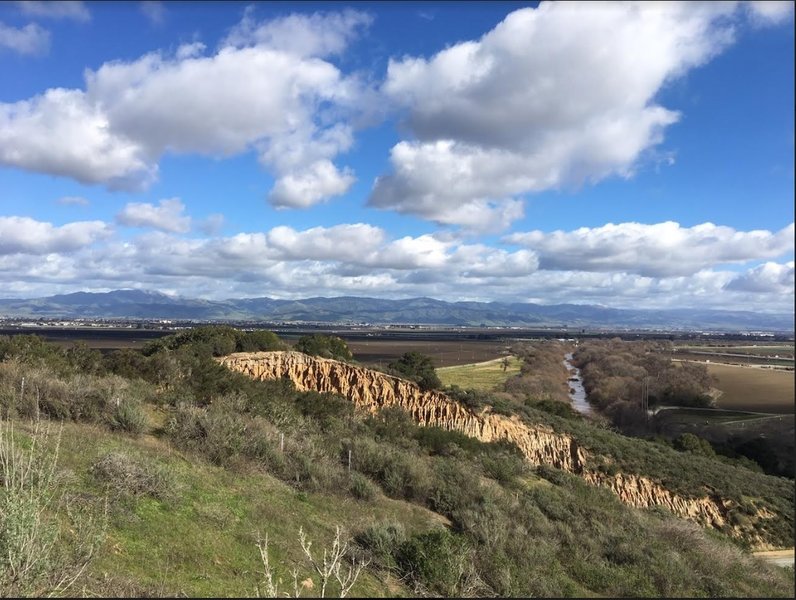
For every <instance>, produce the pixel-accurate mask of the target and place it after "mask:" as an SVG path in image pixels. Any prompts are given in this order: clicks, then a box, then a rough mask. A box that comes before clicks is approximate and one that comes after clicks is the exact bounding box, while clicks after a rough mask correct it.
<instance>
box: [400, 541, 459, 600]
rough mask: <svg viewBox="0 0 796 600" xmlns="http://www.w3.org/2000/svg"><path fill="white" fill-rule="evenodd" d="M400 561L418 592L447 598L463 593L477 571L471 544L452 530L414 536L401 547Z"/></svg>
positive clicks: (405, 573)
mask: <svg viewBox="0 0 796 600" xmlns="http://www.w3.org/2000/svg"><path fill="white" fill-rule="evenodd" d="M396 562H397V563H398V568H399V570H400V572H401V573H402V575H403V576H404V577H406V578H407V579H408V580H409V581H411V582H412V583H413V584H414V586H415V590H416V591H418V592H421V593H423V592H424V593H427V594H430V595H433V596H444V597H447V598H455V597H460V596H462V592H463V590H464V589H465V588H466V583H467V580H468V575H472V572H473V566H472V550H471V548H470V546H469V545H468V543H467V542H466V541H465V539H464V538H463V537H462V536H459V535H455V534H452V533H451V532H449V531H448V530H436V531H430V532H428V533H421V534H417V535H414V536H412V537H411V538H409V539H408V540H406V541H405V542H403V543H402V544H401V545H400V547H399V548H398V552H397V556H396Z"/></svg>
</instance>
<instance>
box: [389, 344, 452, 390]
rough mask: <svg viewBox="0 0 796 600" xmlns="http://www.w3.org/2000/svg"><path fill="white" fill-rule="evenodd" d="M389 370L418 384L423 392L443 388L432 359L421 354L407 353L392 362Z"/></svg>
mask: <svg viewBox="0 0 796 600" xmlns="http://www.w3.org/2000/svg"><path fill="white" fill-rule="evenodd" d="M389 368H390V369H391V370H392V371H394V372H395V373H398V374H399V375H401V376H403V377H406V378H407V379H410V380H411V381H414V382H415V383H417V385H419V386H420V389H421V390H433V389H439V388H441V387H442V382H441V381H440V379H439V377H438V376H437V371H436V369H435V368H434V362H433V361H432V360H431V357H430V356H426V355H425V354H421V353H420V352H406V353H405V354H403V355H402V356H401V357H400V358H399V359H398V360H396V361H393V362H391V363H390V364H389Z"/></svg>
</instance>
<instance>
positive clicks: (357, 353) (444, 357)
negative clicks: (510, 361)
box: [341, 336, 509, 377]
mask: <svg viewBox="0 0 796 600" xmlns="http://www.w3.org/2000/svg"><path fill="white" fill-rule="evenodd" d="M341 337H343V339H345V336H341ZM346 343H347V344H348V347H349V348H350V350H351V352H352V353H353V355H354V359H355V360H357V361H359V362H361V363H363V364H375V365H379V366H387V363H389V362H392V361H393V360H395V359H397V358H398V357H400V356H401V355H402V354H404V353H405V352H420V353H422V354H426V355H428V356H430V357H431V359H432V360H433V361H434V366H436V367H449V366H452V365H467V364H471V363H477V362H483V361H488V360H493V359H499V358H502V357H503V356H506V354H507V353H508V348H509V346H508V344H506V343H505V342H503V341H500V340H461V341H458V340H383V339H379V338H373V339H372V340H367V341H363V340H348V339H346ZM440 377H441V375H440Z"/></svg>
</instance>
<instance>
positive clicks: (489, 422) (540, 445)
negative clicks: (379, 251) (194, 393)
mask: <svg viewBox="0 0 796 600" xmlns="http://www.w3.org/2000/svg"><path fill="white" fill-rule="evenodd" d="M219 361H220V362H221V363H222V364H223V365H225V366H227V367H228V368H230V369H233V370H235V371H239V372H241V373H244V374H246V375H248V376H250V377H253V378H255V379H280V378H282V377H289V378H290V380H291V381H292V382H293V383H294V384H295V386H296V389H298V390H300V391H316V392H331V393H334V394H339V395H341V396H343V397H345V398H347V399H349V400H351V401H352V402H354V403H355V404H356V406H357V407H358V408H360V409H362V410H366V411H369V412H372V413H374V412H376V411H378V410H379V409H381V408H384V407H390V406H398V407H401V408H403V409H404V410H406V411H407V412H408V413H409V414H411V415H412V418H413V419H414V420H415V421H416V422H417V423H419V424H420V425H424V426H436V427H440V428H442V429H447V430H453V431H459V432H461V433H464V434H466V435H468V436H471V437H474V438H476V439H479V440H481V441H483V442H493V441H499V440H509V441H511V442H514V443H515V444H516V445H517V446H518V447H519V448H520V450H521V451H522V452H523V454H524V455H525V457H526V458H527V460H528V461H529V462H530V463H532V464H534V465H549V466H553V467H556V468H559V469H563V470H566V471H569V472H571V473H575V474H577V475H580V476H581V477H583V478H584V479H585V480H586V481H588V482H589V483H591V484H593V485H597V486H600V487H606V488H608V489H610V490H611V491H612V492H613V493H615V494H616V495H617V496H618V497H619V498H620V499H621V500H622V501H623V502H625V503H627V504H630V505H632V506H636V507H649V506H655V505H660V506H665V507H666V508H668V509H669V510H670V511H671V512H673V513H674V514H676V515H679V516H681V517H684V518H687V519H690V520H692V521H695V522H697V523H699V524H701V525H703V526H708V527H716V528H718V527H722V526H723V525H724V524H725V523H726V522H727V509H728V504H727V502H725V501H724V500H723V499H721V498H718V497H715V496H710V495H705V496H704V497H701V498H687V497H683V496H679V495H677V494H675V493H673V492H671V491H669V490H668V489H666V488H664V487H663V486H661V485H660V484H658V483H656V482H654V481H652V480H650V479H648V478H646V477H642V476H639V475H635V474H626V473H619V474H616V475H607V474H605V473H603V472H601V471H598V470H596V469H593V468H590V461H589V454H588V452H587V451H586V450H585V449H583V448H581V447H580V446H579V445H578V443H577V441H576V440H574V439H573V438H572V437H570V436H568V435H565V434H559V433H556V432H554V431H553V430H552V429H549V428H547V427H545V426H542V425H539V426H529V425H527V424H525V423H523V422H521V421H520V420H519V419H518V418H517V417H506V416H503V415H498V414H494V413H490V412H488V411H486V412H482V413H480V414H477V413H475V412H473V411H472V410H470V409H468V408H466V407H465V406H463V405H461V404H459V403H458V402H456V401H454V400H452V399H450V398H448V397H447V396H446V395H445V394H442V393H440V392H433V391H431V392H424V391H422V390H420V388H419V387H418V386H417V385H416V384H415V383H413V382H410V381H407V380H404V379H400V378H398V377H392V376H390V375H386V374H384V373H380V372H378V371H372V370H370V369H365V368H362V367H357V366H354V365H350V364H347V363H342V362H338V361H335V360H329V359H323V358H317V357H312V356H307V355H305V354H302V353H300V352H259V353H237V354H231V355H229V356H226V357H223V358H220V359H219ZM751 534H752V532H744V531H741V530H735V535H737V536H738V537H747V539H748V538H749V537H752V536H751ZM754 537H756V536H754Z"/></svg>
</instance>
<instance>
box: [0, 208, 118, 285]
mask: <svg viewBox="0 0 796 600" xmlns="http://www.w3.org/2000/svg"><path fill="white" fill-rule="evenodd" d="M111 233H112V231H111V228H110V227H109V226H108V225H107V224H106V223H103V222H102V221H78V222H75V223H68V224H66V225H62V226H60V227H57V226H55V225H53V224H52V223H47V222H44V221H37V220H35V219H31V218H29V217H0V255H6V254H35V255H40V254H50V253H58V252H71V251H73V250H77V249H79V248H83V247H85V246H89V245H91V244H93V243H94V242H96V241H98V240H102V239H105V238H107V237H109V236H110V235H111ZM16 276H17V277H19V272H17V274H16Z"/></svg>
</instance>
